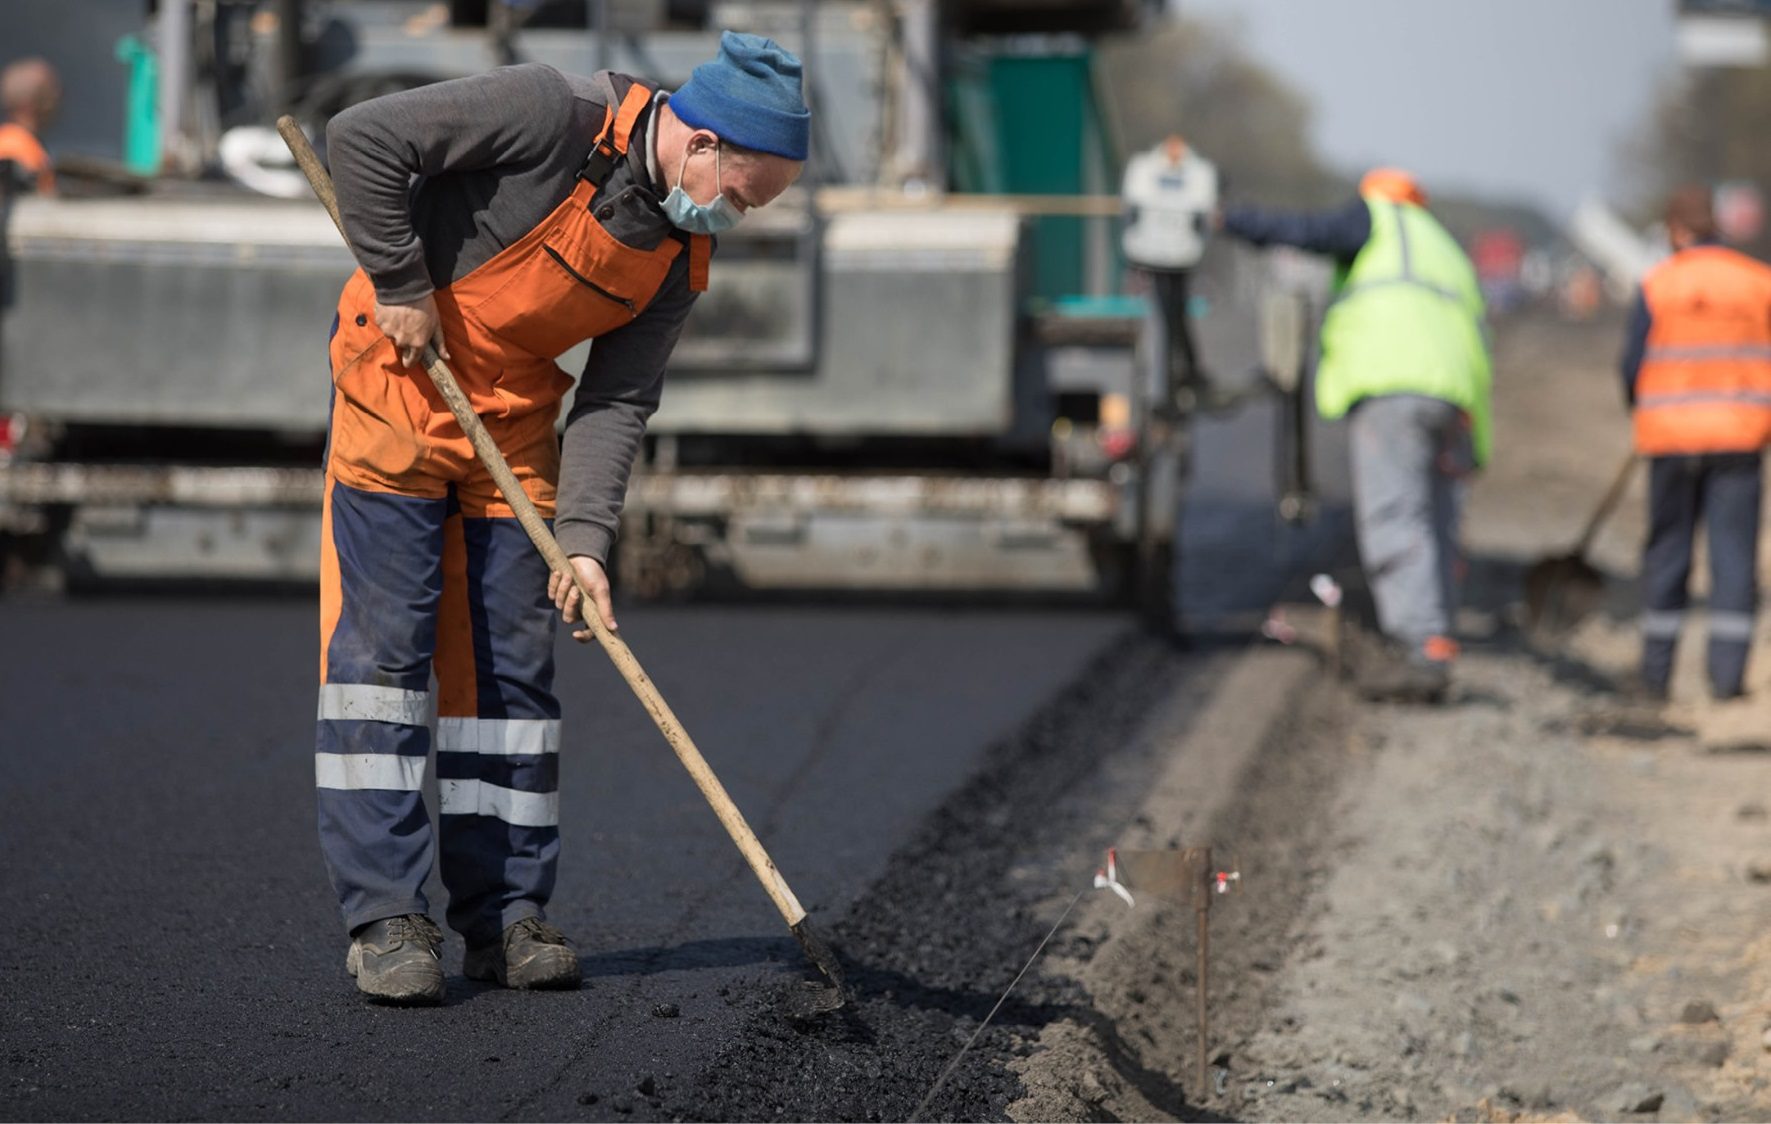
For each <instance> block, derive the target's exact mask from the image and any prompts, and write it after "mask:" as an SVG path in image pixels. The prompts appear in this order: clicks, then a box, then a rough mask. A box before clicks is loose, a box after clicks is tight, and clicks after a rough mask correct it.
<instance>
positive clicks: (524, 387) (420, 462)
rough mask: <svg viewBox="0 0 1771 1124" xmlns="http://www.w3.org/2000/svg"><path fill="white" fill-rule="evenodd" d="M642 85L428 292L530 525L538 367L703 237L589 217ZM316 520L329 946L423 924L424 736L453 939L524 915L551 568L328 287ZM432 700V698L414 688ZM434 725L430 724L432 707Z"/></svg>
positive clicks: (535, 872)
mask: <svg viewBox="0 0 1771 1124" xmlns="http://www.w3.org/2000/svg"><path fill="white" fill-rule="evenodd" d="M652 96H653V91H652V90H651V89H650V88H648V87H646V86H645V85H643V84H639V83H636V84H635V85H633V86H632V87H631V88H630V89H629V90H628V92H627V94H626V96H625V97H624V98H622V100H621V103H620V105H619V107H618V108H615V107H611V109H610V110H608V111H606V112H605V115H604V120H603V126H602V131H601V132H600V133H599V135H598V137H597V140H596V144H595V147H594V148H593V150H592V152H591V155H590V158H589V160H588V161H587V162H586V163H585V166H584V170H583V171H582V172H581V173H580V175H579V179H578V182H577V183H576V184H575V185H574V188H573V190H572V193H571V195H570V196H569V197H568V198H567V199H566V200H565V201H564V202H562V203H560V205H559V206H558V207H557V208H555V209H554V211H553V212H552V213H551V214H550V215H548V216H547V218H546V219H544V220H543V221H542V222H541V223H540V224H539V225H537V226H536V227H535V228H534V229H533V230H531V231H529V232H528V233H527V234H526V235H524V236H523V237H522V238H521V239H519V240H518V241H517V242H515V243H514V244H512V245H510V246H509V247H507V248H505V249H504V250H502V251H501V252H499V253H498V254H497V255H496V256H494V257H493V258H492V259H491V260H490V261H488V262H486V263H485V264H484V265H481V266H480V267H478V268H477V269H474V270H473V271H471V272H470V273H468V274H467V276H465V277H463V278H461V279H460V280H458V281H455V282H454V283H452V284H450V285H448V286H445V287H444V288H442V289H439V290H437V292H436V302H437V310H438V312H439V314H440V316H441V320H442V328H443V335H444V338H445V340H446V341H447V343H448V347H449V352H450V354H451V356H452V359H451V360H450V366H451V367H452V368H453V370H454V372H455V375H456V378H457V379H458V380H459V381H460V383H461V388H462V390H463V391H464V392H465V393H466V395H467V397H468V400H469V401H470V402H472V403H473V406H474V409H475V411H476V412H477V413H479V415H480V416H481V417H482V418H483V419H484V420H485V422H486V427H487V429H488V430H489V431H490V432H491V434H492V437H493V438H494V440H496V441H497V443H498V446H499V448H500V449H501V450H502V451H503V452H504V455H505V458H506V459H507V460H508V461H509V462H510V467H511V469H512V471H513V472H514V473H515V474H516V476H517V479H518V480H520V481H521V482H522V485H523V489H524V491H526V492H527V493H528V495H529V497H530V498H531V499H533V500H534V501H535V504H536V506H537V507H538V508H540V509H541V511H542V514H543V515H546V516H551V515H552V514H553V510H554V498H555V486H556V484H557V481H558V474H559V460H560V453H559V439H558V437H557V435H556V434H555V430H554V424H555V421H556V420H557V418H558V416H559V407H560V399H561V397H562V395H564V393H565V391H566V390H567V388H568V387H570V386H571V385H572V380H571V378H570V377H568V376H567V375H566V374H565V372H563V371H561V370H560V368H559V365H558V364H557V363H556V362H555V360H556V358H557V357H558V356H559V355H560V354H561V353H562V352H564V351H566V350H567V349H568V348H571V347H572V346H574V345H576V344H578V343H580V342H582V341H584V340H586V339H589V338H593V337H596V336H600V335H603V334H605V333H607V332H612V331H614V330H615V329H617V328H620V327H622V326H624V325H626V324H628V323H630V322H631V321H632V320H634V318H635V317H637V316H639V315H640V314H641V313H642V312H644V310H645V309H646V307H647V306H648V305H649V304H650V303H651V302H652V301H653V299H654V298H655V297H656V296H657V295H658V291H659V289H660V288H661V287H662V286H663V284H664V282H665V280H666V277H667V275H668V274H669V273H670V270H671V264H672V262H673V261H675V259H676V257H677V255H678V254H680V253H681V252H682V251H683V248H684V241H685V240H686V241H687V243H688V250H689V253H690V255H691V257H690V262H689V282H690V286H691V288H694V289H696V290H701V289H704V288H705V287H706V272H707V271H706V265H707V259H708V256H709V253H710V249H711V242H710V240H709V239H707V238H706V237H703V236H699V235H697V236H692V237H687V238H686V239H679V238H676V237H669V238H665V239H664V240H663V241H662V242H661V243H660V244H659V245H658V246H657V248H655V249H652V250H640V249H636V248H634V247H631V246H628V245H625V244H623V243H622V242H620V241H618V240H617V239H615V238H614V237H613V236H612V235H610V234H609V232H608V231H607V230H605V229H604V227H603V226H602V224H601V223H600V222H599V221H598V216H597V214H596V213H595V211H594V210H593V207H594V206H595V203H596V195H597V191H598V189H599V188H600V187H601V185H602V184H603V183H604V182H605V181H606V180H607V178H608V176H609V174H610V173H611V172H612V171H613V170H614V168H615V167H616V166H617V164H618V162H619V161H621V160H623V159H625V158H626V153H627V149H628V143H629V140H630V138H631V137H632V134H633V131H634V127H635V125H636V123H637V122H638V121H639V120H640V118H641V115H642V114H643V113H644V112H645V111H646V109H647V107H648V106H649V105H650V103H651V100H652ZM331 360H332V378H333V386H334V389H335V394H334V403H333V410H332V428H331V440H330V447H329V452H328V455H327V466H326V477H327V478H326V496H325V504H324V508H323V515H322V520H323V522H322V547H321V577H320V683H321V687H320V705H319V720H318V734H317V740H316V746H315V783H316V788H317V800H318V812H319V828H320V843H321V850H322V851H323V853H324V854H325V857H326V862H327V866H328V868H329V870H330V873H331V876H332V883H333V888H334V889H335V891H336V892H337V894H338V899H339V904H340V907H341V910H342V913H343V915H344V922H345V925H346V928H347V929H355V928H357V927H359V926H362V925H366V924H368V923H369V922H372V921H376V920H380V919H382V918H386V917H394V916H398V915H401V914H407V913H424V912H427V910H428V903H427V902H426V901H425V896H424V890H423V886H424V881H425V879H426V877H427V876H428V875H429V873H430V868H431V861H432V850H433V848H432V841H431V831H430V822H429V819H428V816H427V815H426V812H425V808H424V802H423V797H422V794H421V793H422V788H423V781H424V772H425V768H426V764H427V761H428V759H429V755H430V751H431V749H432V740H433V729H434V740H435V750H436V771H437V782H438V784H437V788H438V799H439V807H438V809H437V811H438V813H439V815H438V824H439V832H438V837H439V840H440V857H441V873H442V877H443V883H444V885H445V886H446V887H447V888H448V891H449V898H450V902H449V913H448V918H449V923H450V925H451V926H453V927H454V928H455V929H456V930H458V931H459V932H461V933H463V934H464V935H466V936H467V937H468V939H469V942H470V943H485V942H490V941H495V940H497V939H498V936H499V934H500V933H501V932H502V931H503V929H504V928H505V927H506V926H509V925H511V924H513V923H515V922H516V921H519V920H522V919H523V918H526V917H534V916H539V915H540V914H541V912H542V909H543V907H544V906H545V904H546V902H547V899H548V897H549V896H550V894H551V893H552V889H553V882H554V869H555V864H556V862H557V858H558V853H559V795H558V786H559V743H560V707H559V703H558V700H557V699H556V698H555V697H554V694H553V643H554V635H553V634H554V613H553V606H552V604H551V603H550V602H549V601H548V599H547V589H546V586H547V566H546V564H545V563H544V562H542V561H541V559H540V556H539V555H538V554H537V553H536V552H535V550H534V548H533V546H531V545H530V543H529V542H528V540H527V538H526V536H525V535H524V534H523V532H522V530H521V527H520V526H519V525H518V524H517V522H516V520H515V519H514V518H513V517H512V514H511V511H510V508H509V506H508V505H507V504H505V503H504V501H503V500H502V498H501V497H500V496H499V494H498V491H497V488H496V486H495V485H494V484H493V483H492V481H491V478H490V476H489V475H488V474H487V472H486V471H485V469H484V468H483V467H482V466H481V465H480V464H479V462H478V460H477V458H476V457H475V456H474V452H473V448H472V446H471V445H470V444H469V442H468V440H467V437H466V435H464V434H463V433H462V431H461V427H460V426H459V425H457V424H456V422H455V419H454V416H453V415H452V414H450V412H449V409H448V407H447V406H446V405H445V404H444V402H443V400H442V397H441V396H440V395H439V394H438V393H437V390H436V388H435V387H434V386H433V385H432V384H431V382H430V380H429V379H428V378H427V377H425V375H424V374H423V372H421V371H419V370H417V369H415V368H408V367H405V366H402V365H401V364H400V362H399V360H398V358H397V355H396V352H395V349H394V346H393V344H392V342H391V341H389V340H388V339H387V337H386V336H385V335H383V334H382V331H381V329H380V328H379V327H378V326H377V325H376V323H375V290H374V286H373V284H372V283H371V282H370V280H369V278H368V277H367V276H366V275H365V274H364V273H363V272H362V271H361V270H359V271H358V272H357V273H355V274H354V275H353V276H352V277H351V279H350V281H349V282H348V283H347V284H346V285H345V288H344V295H343V297H342V299H341V301H340V303H339V308H338V325H337V330H336V332H335V334H334V336H333V338H332V344H331ZM433 668H434V671H435V676H436V693H435V696H434V698H433V697H432V695H431V689H430V681H431V675H432V671H433ZM433 712H434V715H435V719H434V726H433V720H432V714H433Z"/></svg>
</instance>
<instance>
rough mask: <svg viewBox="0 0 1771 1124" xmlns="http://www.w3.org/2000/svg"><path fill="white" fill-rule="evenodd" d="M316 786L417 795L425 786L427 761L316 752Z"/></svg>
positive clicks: (398, 756)
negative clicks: (425, 762) (425, 763)
mask: <svg viewBox="0 0 1771 1124" xmlns="http://www.w3.org/2000/svg"><path fill="white" fill-rule="evenodd" d="M314 787H315V788H337V789H344V790H346V791H352V792H359V791H362V790H364V789H379V790H381V791H384V792H417V791H418V790H419V789H420V788H422V787H424V758H422V757H408V756H407V755H405V754H403V753H316V754H314Z"/></svg>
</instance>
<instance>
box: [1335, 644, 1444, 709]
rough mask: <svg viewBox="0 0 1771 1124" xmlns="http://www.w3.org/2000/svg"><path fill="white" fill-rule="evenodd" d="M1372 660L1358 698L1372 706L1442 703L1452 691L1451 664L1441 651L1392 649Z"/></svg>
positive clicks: (1363, 675)
mask: <svg viewBox="0 0 1771 1124" xmlns="http://www.w3.org/2000/svg"><path fill="white" fill-rule="evenodd" d="M1428 647H1429V648H1432V647H1433V644H1432V642H1431V641H1429V644H1428ZM1373 657H1374V658H1372V659H1371V661H1370V662H1369V663H1368V664H1367V665H1366V666H1364V667H1362V668H1360V669H1359V674H1358V677H1357V683H1358V687H1359V694H1360V696H1361V697H1363V698H1364V699H1366V700H1367V701H1369V702H1396V703H1441V702H1444V701H1445V696H1446V694H1447V693H1448V692H1449V691H1450V690H1451V660H1450V659H1449V658H1443V656H1442V653H1441V652H1440V651H1438V650H1432V651H1424V650H1421V649H1418V648H1417V649H1403V648H1400V647H1398V646H1394V645H1390V646H1387V647H1386V648H1385V649H1384V650H1383V651H1382V652H1379V653H1373Z"/></svg>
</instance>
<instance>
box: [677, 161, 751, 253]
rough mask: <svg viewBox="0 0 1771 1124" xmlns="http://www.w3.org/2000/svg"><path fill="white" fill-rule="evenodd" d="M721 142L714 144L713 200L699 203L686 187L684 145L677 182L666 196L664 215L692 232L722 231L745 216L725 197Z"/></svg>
mask: <svg viewBox="0 0 1771 1124" xmlns="http://www.w3.org/2000/svg"><path fill="white" fill-rule="evenodd" d="M719 150H720V145H719V144H718V142H715V144H714V146H713V190H714V196H713V202H711V203H697V202H695V201H694V200H693V199H691V198H689V193H688V192H686V191H684V190H683V173H684V172H685V171H687V170H688V168H689V150H688V149H687V148H684V149H683V162H682V164H681V165H679V166H678V167H677V170H676V186H675V187H673V188H671V189H670V194H669V195H668V196H666V197H665V200H664V215H665V217H666V218H668V219H670V221H671V222H673V223H675V224H676V227H677V229H678V230H686V231H688V232H689V233H690V234H722V233H724V232H725V231H728V230H730V229H732V228H733V227H734V226H737V225H738V220H740V219H742V218H743V217H744V216H743V215H742V214H740V213H739V211H738V208H736V207H734V206H733V205H732V201H731V200H730V199H727V198H726V193H725V189H724V188H723V187H721V186H720V162H719Z"/></svg>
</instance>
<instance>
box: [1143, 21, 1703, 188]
mask: <svg viewBox="0 0 1771 1124" xmlns="http://www.w3.org/2000/svg"><path fill="white" fill-rule="evenodd" d="M1170 4H1171V6H1172V7H1173V8H1174V9H1175V10H1177V11H1179V12H1180V13H1181V14H1183V15H1188V16H1196V17H1200V18H1206V19H1210V20H1213V21H1214V22H1228V23H1230V24H1231V25H1232V26H1238V27H1240V28H1241V29H1242V32H1243V39H1244V42H1246V43H1247V45H1248V47H1249V48H1250V50H1251V51H1252V52H1253V53H1254V54H1255V56H1256V57H1258V58H1259V59H1260V60H1261V61H1262V62H1264V63H1266V64H1268V65H1269V66H1271V67H1272V68H1273V69H1274V70H1276V71H1278V72H1279V73H1280V74H1281V75H1283V76H1284V77H1285V79H1286V80H1287V81H1289V82H1290V83H1291V84H1292V86H1293V87H1294V88H1296V89H1298V90H1299V91H1301V92H1302V93H1304V94H1305V95H1306V96H1308V97H1309V98H1311V99H1312V100H1313V101H1314V102H1315V105H1316V117H1315V136H1316V141H1317V144H1318V145H1319V146H1320V148H1321V150H1322V152H1323V153H1324V155H1326V156H1327V158H1328V159H1329V161H1330V162H1331V163H1333V164H1335V165H1336V166H1337V167H1344V168H1347V169H1350V170H1356V169H1360V168H1364V167H1367V166H1369V165H1371V164H1373V163H1391V164H1400V165H1403V166H1405V167H1408V168H1410V169H1412V170H1414V171H1415V172H1417V173H1419V174H1420V176H1421V177H1422V178H1423V179H1424V180H1425V181H1426V182H1427V187H1428V189H1429V190H1431V189H1432V187H1433V185H1434V184H1435V183H1437V184H1441V185H1443V186H1446V187H1455V188H1457V189H1460V190H1466V189H1467V190H1472V191H1482V192H1488V193H1496V194H1503V195H1516V196H1517V195H1522V196H1526V197H1528V198H1530V199H1531V200H1534V201H1536V202H1537V203H1539V204H1540V205H1543V206H1545V207H1547V208H1549V209H1550V211H1551V213H1552V215H1554V216H1556V217H1563V216H1565V215H1566V213H1567V211H1568V210H1569V209H1570V208H1572V207H1573V206H1574V204H1575V203H1577V202H1578V201H1579V200H1580V199H1581V197H1582V196H1584V195H1585V194H1587V193H1588V192H1597V193H1599V194H1601V195H1608V196H1611V197H1613V198H1616V197H1619V196H1622V195H1624V194H1626V192H1624V191H1622V190H1618V188H1619V186H1620V185H1619V184H1618V183H1617V181H1616V176H1617V175H1618V174H1619V173H1620V172H1621V171H1622V168H1623V165H1622V162H1621V161H1620V159H1619V152H1620V150H1621V148H1622V145H1623V143H1624V142H1625V141H1626V140H1627V139H1628V137H1629V136H1630V135H1631V133H1632V131H1633V130H1635V129H1637V128H1639V127H1640V126H1641V123H1642V122H1643V120H1644V117H1645V113H1646V111H1647V109H1648V107H1649V106H1650V105H1651V103H1652V99H1653V95H1654V92H1655V90H1656V87H1657V85H1658V83H1659V82H1660V81H1661V80H1662V79H1663V78H1665V77H1668V76H1670V75H1672V74H1674V73H1675V72H1676V60H1675V58H1674V42H1673V26H1674V19H1673V0H1170Z"/></svg>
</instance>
